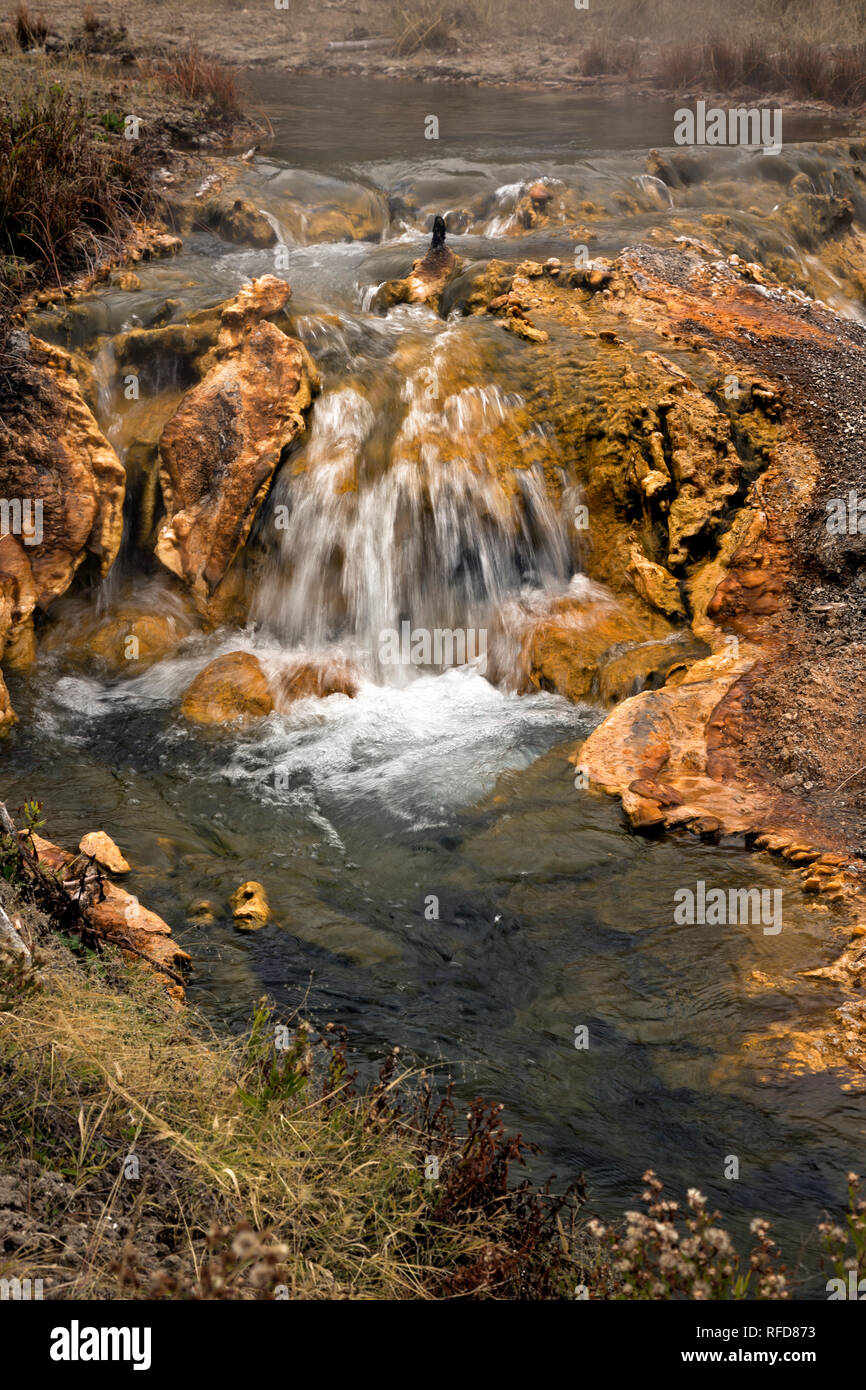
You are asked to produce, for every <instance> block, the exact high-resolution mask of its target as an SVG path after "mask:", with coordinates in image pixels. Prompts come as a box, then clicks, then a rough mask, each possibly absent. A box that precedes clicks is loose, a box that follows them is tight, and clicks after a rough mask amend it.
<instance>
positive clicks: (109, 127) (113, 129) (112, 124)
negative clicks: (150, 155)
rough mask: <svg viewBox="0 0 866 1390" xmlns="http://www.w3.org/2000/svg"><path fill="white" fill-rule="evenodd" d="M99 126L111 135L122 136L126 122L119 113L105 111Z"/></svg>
mask: <svg viewBox="0 0 866 1390" xmlns="http://www.w3.org/2000/svg"><path fill="white" fill-rule="evenodd" d="M99 124H100V125H101V126H102V128H103V130H105V131H107V132H108V134H109V135H122V134H123V128H124V124H125V122H124V119H123V117H122V116H121V115H119V114H118V112H117V111H103V113H102V115H101V116H100V118H99Z"/></svg>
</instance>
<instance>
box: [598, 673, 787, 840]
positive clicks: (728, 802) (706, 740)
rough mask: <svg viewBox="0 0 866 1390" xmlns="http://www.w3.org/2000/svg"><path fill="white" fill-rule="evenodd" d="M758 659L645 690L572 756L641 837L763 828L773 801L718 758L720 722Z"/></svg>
mask: <svg viewBox="0 0 866 1390" xmlns="http://www.w3.org/2000/svg"><path fill="white" fill-rule="evenodd" d="M750 665H751V659H750V657H749V656H741V657H740V658H738V659H736V660H735V659H733V658H731V657H728V656H725V655H722V654H721V653H716V654H714V655H712V656H709V657H706V658H705V659H704V660H702V661H698V662H695V664H694V665H693V666H692V667H691V668H690V669H689V670H688V671H687V672H686V673H685V674H684V675H683V676H682V678H681V679H680V680H678V682H677V683H676V684H675V685H666V686H664V687H663V688H662V689H660V690H646V691H643V692H642V693H641V694H639V695H635V696H633V697H632V698H631V699H629V700H624V701H623V702H622V704H620V705H617V706H616V708H615V709H614V710H612V711H611V713H610V714H609V715H608V716H607V718H606V719H605V720H604V722H603V723H601V724H600V725H599V726H598V727H597V728H596V729H594V730H593V732H592V733H591V734H590V736H589V738H588V739H586V740H585V741H584V743H583V744H582V745H580V747H579V748H578V749H576V750H575V752H574V753H573V754H572V758H571V761H572V762H573V763H575V765H577V766H579V767H580V768H581V769H582V770H583V771H584V772H585V774H586V775H587V777H588V778H589V780H590V782H592V783H594V784H596V785H597V786H599V787H600V788H601V789H602V790H603V791H605V792H608V793H609V794H611V795H613V796H619V797H621V799H622V805H623V810H624V811H625V812H626V814H627V815H628V817H629V819H630V820H631V822H632V824H633V825H634V826H636V827H638V828H641V829H648V828H650V827H655V826H659V827H660V826H663V825H687V826H689V827H690V828H693V829H695V830H705V831H710V830H712V831H715V830H720V829H723V830H725V831H728V832H737V831H746V830H749V829H752V828H753V827H754V826H756V825H760V824H761V820H762V818H763V817H765V816H766V814H767V806H766V800H765V798H764V796H763V794H762V793H760V792H759V791H758V790H757V789H755V788H751V787H750V788H746V787H744V786H742V785H741V784H739V783H737V782H736V781H734V780H732V779H730V778H729V777H728V776H727V775H726V768H725V766H724V762H723V760H722V759H721V758H719V757H717V756H715V757H714V749H713V745H714V743H715V742H716V741H717V740H716V739H715V738H714V737H713V735H714V732H715V724H714V721H717V718H718V716H717V711H719V709H720V707H721V706H722V703H723V701H724V699H725V697H726V696H727V695H728V693H729V691H731V689H732V687H733V686H734V685H735V684H736V683H737V681H738V680H739V679H740V678H741V677H742V676H743V674H744V673H745V672H746V671H747V670H748V669H749V667H750Z"/></svg>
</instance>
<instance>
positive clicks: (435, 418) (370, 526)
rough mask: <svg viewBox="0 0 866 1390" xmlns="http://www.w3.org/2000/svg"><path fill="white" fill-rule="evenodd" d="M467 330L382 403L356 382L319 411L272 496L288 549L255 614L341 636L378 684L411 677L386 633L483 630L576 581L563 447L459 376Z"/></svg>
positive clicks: (271, 626) (310, 637) (509, 398)
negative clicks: (506, 610)
mask: <svg viewBox="0 0 866 1390" xmlns="http://www.w3.org/2000/svg"><path fill="white" fill-rule="evenodd" d="M461 336H462V334H461V327H460V325H454V326H448V327H446V328H444V329H443V331H441V332H439V333H437V335H436V336H435V337H434V339H433V343H432V348H431V350H430V351H429V354H424V356H425V359H426V360H424V361H423V362H421V363H420V364H419V365H417V366H416V368H415V369H414V370H412V371H411V372H410V373H409V374H408V375H407V376H406V377H405V378H404V379H403V381H402V383H401V382H400V381H399V379H397V380H395V381H394V382H393V383H392V389H391V390H390V391H389V392H388V393H387V395H386V397H385V399H384V401H381V402H380V404H379V405H378V408H377V407H376V406H374V405H372V404H371V402H370V400H369V399H368V398H367V397H366V396H365V395H363V394H362V393H361V392H360V391H359V390H358V389H356V388H355V387H353V386H341V387H338V388H337V389H334V390H332V391H328V392H326V394H325V395H324V397H323V398H322V399H321V400H320V401H319V403H318V404H317V406H316V408H315V412H314V416H313V422H312V429H311V436H310V441H309V443H308V445H307V446H306V447H305V449H304V450H303V451H302V453H301V454H299V455H298V456H297V457H296V459H295V460H293V462H292V465H291V466H290V467H287V468H286V469H284V471H283V474H282V476H281V478H280V481H279V482H278V484H277V486H276V488H275V490H274V495H273V499H272V505H271V510H270V524H271V526H272V527H273V533H274V535H275V536H276V537H277V543H276V546H275V548H274V553H273V554H272V557H271V560H270V563H269V565H268V568H267V569H266V572H265V575H264V577H263V580H262V583H261V587H260V589H259V592H258V595H257V599H256V603H255V607H254V616H255V617H256V619H257V620H258V621H259V622H260V623H261V624H262V627H263V628H264V629H265V631H266V632H269V633H271V634H273V635H274V636H275V637H276V638H278V639H279V640H281V641H282V642H284V643H285V644H286V645H287V646H288V647H290V648H292V647H296V646H300V647H303V648H305V649H308V650H309V649H314V650H315V649H320V648H324V647H327V646H328V645H329V644H333V643H339V644H341V647H342V648H343V649H344V650H348V651H350V652H351V654H352V655H353V657H354V658H355V659H356V660H358V661H359V662H361V663H362V664H363V665H364V667H365V668H366V669H367V670H368V671H369V672H370V673H371V674H374V675H375V676H376V677H377V678H378V679H384V680H394V679H405V676H406V672H405V670H403V669H402V668H399V667H398V668H395V667H394V666H391V665H388V664H387V663H385V664H383V663H382V661H381V660H380V659H379V657H380V643H381V640H382V636H383V634H384V633H387V632H392V631H394V630H397V629H399V628H401V626H402V625H403V624H405V623H409V624H410V626H411V628H412V630H417V629H423V630H425V631H433V630H436V629H448V630H454V629H460V630H464V631H465V630H467V629H469V630H471V631H473V632H475V631H477V630H478V629H483V630H484V631H486V626H487V625H488V624H491V623H493V622H494V621H495V619H496V617H497V615H498V614H499V613H500V612H501V610H502V608H503V605H504V604H505V603H506V602H507V601H508V600H509V599H510V598H512V597H514V596H515V595H517V594H518V593H520V592H521V591H522V590H528V591H530V592H532V591H539V590H540V591H542V592H546V591H549V592H551V593H554V592H561V591H562V589H563V588H564V587H565V586H566V585H567V583H568V580H569V577H570V575H571V572H572V566H573V542H572V535H571V532H570V528H569V525H568V519H567V518H568V498H569V496H570V490H569V488H568V486H567V477H566V470H565V468H564V466H563V465H562V462H561V460H560V459H559V458H558V456H557V449H556V443H555V440H553V439H552V438H551V437H550V436H549V435H548V434H547V433H545V431H544V429H543V428H541V427H540V426H538V425H537V424H536V425H530V426H528V427H527V425H526V422H524V421H521V419H520V416H521V412H522V411H523V409H524V405H523V401H522V400H521V398H520V397H519V396H518V395H516V394H515V393H509V392H506V391H505V390H503V389H502V388H501V387H500V386H497V385H484V386H479V385H466V384H463V383H462V381H461V380H460V372H459V370H457V371H456V372H455V364H459V361H460V353H461ZM506 445H507V446H508V447H509V448H510V449H511V450H512V453H511V457H509V458H508V460H507V462H506V461H504V460H503V457H502V453H503V449H504V447H505V446H506ZM266 529H267V527H266ZM398 671H399V676H398Z"/></svg>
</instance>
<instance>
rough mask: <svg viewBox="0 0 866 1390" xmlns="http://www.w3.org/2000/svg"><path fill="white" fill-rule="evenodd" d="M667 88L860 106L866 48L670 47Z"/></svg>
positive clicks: (662, 66) (663, 60)
mask: <svg viewBox="0 0 866 1390" xmlns="http://www.w3.org/2000/svg"><path fill="white" fill-rule="evenodd" d="M659 71H660V75H661V77H662V79H663V81H664V83H665V85H667V86H669V87H672V88H673V89H674V90H681V91H682V90H687V89H691V90H695V89H703V90H704V91H706V92H710V93H728V92H730V93H733V92H749V93H753V94H756V95H781V94H783V93H790V94H791V95H793V96H794V97H797V98H799V99H802V100H820V101H827V102H831V103H833V104H834V105H840V106H853V105H859V104H860V103H861V102H862V101H863V100H864V99H866V43H864V42H860V43H857V44H853V45H849V46H846V47H839V48H826V47H820V46H817V45H815V44H813V43H807V42H795V41H788V42H785V43H783V44H781V45H780V46H779V47H777V48H773V47H771V46H770V45H769V44H767V43H766V42H764V41H762V40H761V39H760V38H757V37H752V38H748V39H744V40H740V41H732V40H727V39H719V38H714V39H711V40H709V41H708V42H706V43H690V44H671V45H670V46H668V47H667V48H665V49H664V50H663V51H662V53H661V55H660V61H659Z"/></svg>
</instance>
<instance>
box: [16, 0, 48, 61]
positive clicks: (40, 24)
mask: <svg viewBox="0 0 866 1390" xmlns="http://www.w3.org/2000/svg"><path fill="white" fill-rule="evenodd" d="M12 25H13V28H14V30H15V38H16V40H17V43H18V47H19V48H22V49H25V50H26V49H29V48H41V46H42V44H44V42H45V40H46V39H47V37H48V25H47V23H46V21H45V16H44V15H43V14H38V15H34V14H31V12H30V10H29V9H28V8H27V6H26V5H24V4H20V5H16V7H15V9H14V10H13V11H12Z"/></svg>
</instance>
